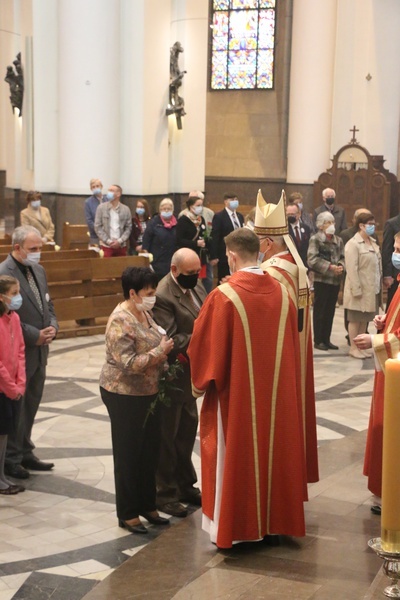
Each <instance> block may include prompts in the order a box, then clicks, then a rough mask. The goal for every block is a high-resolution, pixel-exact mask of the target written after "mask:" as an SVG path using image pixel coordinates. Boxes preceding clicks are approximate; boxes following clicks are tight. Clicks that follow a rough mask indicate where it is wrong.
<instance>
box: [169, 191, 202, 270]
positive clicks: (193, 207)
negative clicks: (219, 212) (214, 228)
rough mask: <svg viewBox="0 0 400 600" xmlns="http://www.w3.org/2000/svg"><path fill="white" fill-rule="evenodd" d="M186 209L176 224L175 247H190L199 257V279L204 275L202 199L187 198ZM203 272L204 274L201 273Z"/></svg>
mask: <svg viewBox="0 0 400 600" xmlns="http://www.w3.org/2000/svg"><path fill="white" fill-rule="evenodd" d="M186 206H187V208H186V210H184V211H182V213H181V216H180V217H179V219H178V224H177V226H176V247H177V248H190V249H191V250H194V251H195V252H196V253H197V254H198V255H199V257H200V261H201V265H202V271H201V272H200V275H199V277H200V279H203V278H204V277H205V276H206V263H207V244H208V242H207V241H206V240H205V239H204V238H205V235H206V222H205V220H204V217H202V212H203V200H202V199H201V198H194V197H193V198H190V197H189V198H188V199H187V201H186ZM203 272H204V274H203Z"/></svg>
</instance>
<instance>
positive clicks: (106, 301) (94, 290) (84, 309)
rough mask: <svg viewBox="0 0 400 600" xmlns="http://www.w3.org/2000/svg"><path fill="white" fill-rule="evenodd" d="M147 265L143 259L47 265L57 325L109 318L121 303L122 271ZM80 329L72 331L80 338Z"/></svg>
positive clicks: (137, 257)
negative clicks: (58, 323)
mask: <svg viewBox="0 0 400 600" xmlns="http://www.w3.org/2000/svg"><path fill="white" fill-rule="evenodd" d="M148 264H149V261H148V258H146V257H144V256H123V257H115V258H104V259H99V258H88V259H69V260H63V261H61V262H60V263H57V262H55V261H49V262H47V263H46V265H45V269H46V274H47V281H48V284H49V291H50V296H51V298H52V300H53V303H54V309H55V312H56V315H57V319H58V321H60V322H63V321H71V320H75V321H80V320H82V319H90V320H94V319H95V318H98V317H108V316H109V315H110V314H111V312H112V311H113V310H114V308H115V306H116V305H117V304H118V302H121V301H122V299H123V296H122V288H121V275H122V272H123V271H124V269H125V268H126V267H128V266H129V267H142V266H143V267H146V266H148ZM79 329H81V328H79V327H77V328H75V330H74V331H75V333H77V332H78V334H79ZM103 330H104V328H103ZM62 332H63V327H61V333H62Z"/></svg>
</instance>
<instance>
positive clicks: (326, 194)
mask: <svg viewBox="0 0 400 600" xmlns="http://www.w3.org/2000/svg"><path fill="white" fill-rule="evenodd" d="M322 202H323V204H322V206H319V207H318V208H316V209H315V211H314V221H315V223H316V221H317V217H318V215H319V214H320V213H322V212H326V211H328V212H330V213H331V214H332V215H333V217H334V219H335V233H336V235H339V233H340V232H341V231H343V230H344V229H347V221H346V213H345V212H344V209H343V208H342V207H341V206H338V205H337V204H336V192H335V190H333V189H332V188H325V189H324V190H323V191H322Z"/></svg>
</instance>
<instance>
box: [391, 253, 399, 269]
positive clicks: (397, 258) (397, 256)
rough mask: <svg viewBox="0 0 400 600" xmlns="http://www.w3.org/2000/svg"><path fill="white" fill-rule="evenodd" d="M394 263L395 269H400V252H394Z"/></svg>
mask: <svg viewBox="0 0 400 600" xmlns="http://www.w3.org/2000/svg"><path fill="white" fill-rule="evenodd" d="M392 265H393V266H394V268H395V269H397V270H398V271H400V254H398V253H397V252H393V254H392Z"/></svg>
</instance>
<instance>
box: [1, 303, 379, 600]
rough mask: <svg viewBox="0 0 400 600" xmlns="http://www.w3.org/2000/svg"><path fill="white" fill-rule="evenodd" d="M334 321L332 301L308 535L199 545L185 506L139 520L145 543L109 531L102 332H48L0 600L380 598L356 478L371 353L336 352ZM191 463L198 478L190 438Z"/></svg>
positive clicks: (371, 524)
mask: <svg viewBox="0 0 400 600" xmlns="http://www.w3.org/2000/svg"><path fill="white" fill-rule="evenodd" d="M342 324H343V311H342V310H341V309H337V314H336V318H335V324H334V333H333V336H332V341H333V342H334V343H337V344H338V345H339V346H340V349H339V350H338V351H331V352H329V353H326V352H320V351H316V352H315V374H316V389H317V392H318V393H317V415H318V439H319V458H320V474H321V480H320V481H319V482H318V483H316V484H313V485H311V486H310V488H309V496H310V500H309V502H308V503H307V504H306V523H307V535H306V537H305V538H303V539H293V538H282V539H281V544H280V546H277V547H270V546H267V545H265V544H264V543H259V544H252V545H241V546H239V547H236V548H234V549H233V550H231V551H218V550H216V548H215V547H214V546H212V545H211V544H210V542H209V539H208V536H207V535H206V534H205V533H204V532H203V531H202V530H201V511H194V508H192V509H191V514H190V515H189V516H188V517H187V518H186V519H183V520H182V519H181V520H179V519H176V518H175V519H171V524H172V526H171V527H169V528H164V529H163V528H157V527H154V526H150V527H149V535H148V536H146V540H143V538H142V537H141V536H135V535H130V534H129V533H126V532H125V531H124V530H122V529H120V528H118V526H117V520H116V516H115V507H114V482H113V466H112V455H111V440H110V428H109V422H108V417H107V415H106V411H105V409H104V407H103V405H102V403H101V400H100V397H99V390H98V375H99V370H100V368H101V365H102V362H103V359H104V346H103V336H92V337H85V338H76V339H66V340H56V341H55V342H54V343H53V344H52V346H51V353H50V360H49V365H48V371H47V383H46V387H45V393H44V397H43V401H42V404H41V408H40V411H39V413H38V416H37V421H36V424H35V427H34V441H35V443H36V445H37V454H38V455H39V456H40V458H42V459H46V460H51V461H53V462H54V463H55V468H54V470H53V471H52V472H51V473H45V474H40V473H38V474H33V473H32V474H31V477H30V478H29V480H27V481H26V488H27V489H26V491H25V492H24V493H22V494H18V495H17V496H8V497H7V496H3V497H1V498H0V600H11V598H13V599H20V600H21V599H26V600H42V599H50V598H51V599H52V600H80V599H82V598H85V599H86V600H100V599H102V600H117V599H131V598H144V599H148V600H153V599H154V600H156V599H157V600H164V599H170V598H173V599H174V600H189V599H195V600H203V599H204V600H206V599H207V600H214V599H217V598H218V599H225V598H227V599H228V598H229V599H239V598H240V599H253V598H259V599H264V598H265V599H271V600H272V599H277V598H283V597H290V598H295V599H298V600H303V599H304V600H306V599H311V598H312V599H313V600H320V599H326V600H327V599H328V598H329V599H330V600H353V599H354V600H355V599H357V600H359V599H362V598H365V599H367V598H375V597H376V598H378V597H381V590H382V589H383V587H384V582H383V579H382V575H381V572H380V568H381V563H380V560H379V559H378V558H377V557H376V556H375V554H374V553H373V552H372V551H371V550H369V549H368V547H367V542H368V540H369V539H370V538H371V537H374V536H377V535H379V532H380V519H379V517H376V516H373V515H371V513H370V505H371V503H372V502H373V499H372V497H371V495H370V493H369V492H368V490H367V487H366V481H365V478H364V477H363V476H362V462H363V452H364V445H365V432H366V428H367V424H368V417H369V407H370V397H371V390H372V379H373V361H372V359H367V360H365V361H357V360H355V359H352V358H349V357H348V355H347V345H346V341H345V339H344V331H343V325H342ZM193 459H194V463H195V466H196V468H197V470H198V472H199V473H200V459H199V442H198V440H196V445H195V452H194V455H193ZM160 530H161V531H160ZM144 541H145V542H146V543H145V544H144Z"/></svg>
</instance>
